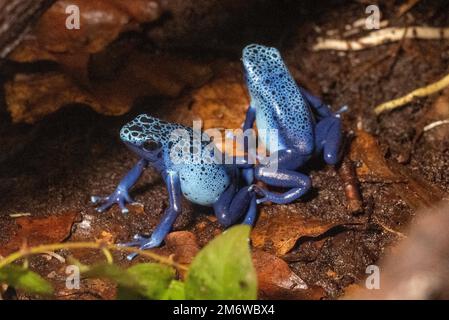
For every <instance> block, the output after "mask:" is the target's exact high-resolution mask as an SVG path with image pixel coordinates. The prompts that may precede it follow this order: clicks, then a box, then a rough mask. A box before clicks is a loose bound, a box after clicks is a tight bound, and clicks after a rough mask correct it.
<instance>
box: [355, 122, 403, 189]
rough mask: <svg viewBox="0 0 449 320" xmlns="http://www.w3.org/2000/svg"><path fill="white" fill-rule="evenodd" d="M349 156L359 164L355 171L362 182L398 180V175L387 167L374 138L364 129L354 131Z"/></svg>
mask: <svg viewBox="0 0 449 320" xmlns="http://www.w3.org/2000/svg"><path fill="white" fill-rule="evenodd" d="M350 158H351V160H352V161H354V162H356V163H358V164H359V166H358V167H357V168H356V172H357V176H358V178H359V179H360V181H362V182H365V181H378V182H385V181H387V182H391V181H399V180H400V177H398V176H397V175H396V174H395V173H394V172H393V171H391V169H390V168H389V166H388V164H387V162H386V160H385V157H384V153H383V152H382V150H381V149H380V146H379V144H378V143H377V140H376V138H374V137H373V136H372V135H370V134H369V133H367V132H366V131H363V130H358V131H357V132H356V136H355V139H354V140H353V141H352V143H351V147H350Z"/></svg>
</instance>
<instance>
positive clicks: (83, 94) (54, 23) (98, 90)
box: [6, 0, 212, 123]
mask: <svg viewBox="0 0 449 320" xmlns="http://www.w3.org/2000/svg"><path fill="white" fill-rule="evenodd" d="M68 5H77V6H78V7H79V8H80V12H81V28H80V29H79V30H77V29H73V30H69V29H67V28H66V26H65V23H66V19H67V16H68V14H67V13H66V12H65V10H66V7H67V6H68ZM161 13H162V7H161V5H160V3H159V1H158V0H136V1H119V0H97V1H90V0H76V1H66V0H59V1H58V2H56V3H55V4H54V5H53V6H52V7H51V8H50V9H49V10H48V11H47V12H46V13H45V14H44V15H43V16H42V18H41V19H40V20H39V22H38V23H37V25H36V27H35V28H34V29H33V32H32V34H31V35H30V36H29V37H28V38H27V39H26V40H25V41H23V42H22V43H21V45H20V46H18V47H17V48H16V49H15V50H14V52H12V54H11V55H10V57H9V58H10V59H12V60H14V61H17V62H27V63H29V62H36V61H42V60H50V61H54V62H56V63H57V64H59V66H60V71H57V72H55V71H51V72H47V73H40V74H33V75H19V76H16V78H14V79H13V80H11V81H9V82H8V83H7V84H6V100H7V103H8V109H9V111H10V113H11V115H12V118H13V120H14V121H15V122H27V123H33V122H36V121H37V120H39V119H41V118H42V117H43V116H45V115H47V114H50V113H52V112H55V111H56V110H58V109H59V108H61V107H63V106H64V105H66V104H72V103H84V104H88V105H90V106H91V107H92V108H93V109H94V110H95V111H97V112H99V113H102V114H106V115H121V114H124V113H126V112H128V111H129V109H130V108H131V106H132V104H133V102H134V101H135V100H136V99H137V98H140V97H143V96H155V95H157V96H168V97H175V96H178V95H179V94H180V92H181V91H182V90H183V89H184V88H186V87H196V86H198V85H201V84H204V83H205V82H206V81H207V80H208V79H210V77H211V76H212V71H211V69H210V68H209V67H208V65H206V64H204V63H199V62H196V61H194V60H193V59H189V58H185V57H183V58H180V57H178V56H176V55H168V54H157V53H148V52H147V53H143V52H139V51H138V49H137V46H136V41H137V40H135V39H127V38H126V39H120V40H119V41H116V42H117V43H119V45H113V44H115V43H116V42H113V41H115V40H116V39H117V37H118V36H119V35H120V34H121V33H123V32H127V31H131V30H139V28H140V24H142V23H148V22H152V21H154V20H156V19H157V18H159V16H160V15H161ZM42 72H45V71H44V70H43V71H42Z"/></svg>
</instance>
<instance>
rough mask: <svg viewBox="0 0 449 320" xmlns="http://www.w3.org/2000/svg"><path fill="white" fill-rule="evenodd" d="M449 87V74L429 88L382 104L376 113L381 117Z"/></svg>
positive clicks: (426, 87)
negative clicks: (384, 113) (385, 113)
mask: <svg viewBox="0 0 449 320" xmlns="http://www.w3.org/2000/svg"><path fill="white" fill-rule="evenodd" d="M447 86H449V74H448V75H446V76H445V77H444V78H442V79H440V80H438V81H437V82H434V83H431V84H429V85H428V86H425V87H422V88H418V89H416V90H413V91H412V92H410V93H409V94H407V95H405V96H403V97H401V98H398V99H394V100H391V101H388V102H385V103H382V104H380V105H378V106H377V107H376V108H374V113H375V114H377V115H379V114H381V113H382V112H385V111H390V110H393V109H396V108H399V107H401V106H403V105H405V104H407V103H409V102H411V101H413V100H414V99H415V98H416V97H426V96H429V95H431V94H434V93H436V92H438V91H441V90H443V89H444V88H445V87H447Z"/></svg>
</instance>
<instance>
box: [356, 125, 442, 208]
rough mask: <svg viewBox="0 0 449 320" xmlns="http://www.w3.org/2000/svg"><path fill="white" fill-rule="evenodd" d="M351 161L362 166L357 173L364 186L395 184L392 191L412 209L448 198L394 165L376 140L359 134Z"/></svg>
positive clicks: (400, 166)
mask: <svg viewBox="0 0 449 320" xmlns="http://www.w3.org/2000/svg"><path fill="white" fill-rule="evenodd" d="M350 150H351V152H350V158H351V160H353V161H355V162H356V163H361V166H360V167H358V168H357V169H356V172H357V176H358V178H359V179H360V180H361V181H363V182H384V183H391V189H392V191H393V192H394V193H395V194H396V195H398V196H399V197H401V198H402V199H403V200H404V201H405V202H406V203H407V204H408V205H409V206H410V207H411V208H414V209H418V208H421V207H429V206H434V205H435V204H436V203H438V201H440V200H441V199H444V198H446V197H447V194H446V193H445V192H444V191H442V190H441V189H440V188H438V187H437V186H434V185H431V184H430V183H428V182H427V181H425V180H424V179H423V178H422V177H419V176H417V175H416V174H414V173H413V172H412V171H411V170H409V169H407V168H406V167H405V166H402V165H400V164H398V163H396V162H394V161H389V160H387V159H385V157H384V154H383V152H382V151H381V149H380V147H379V144H378V143H377V140H376V138H375V137H373V136H372V135H370V134H369V133H367V132H365V131H362V130H359V131H357V134H356V138H355V139H354V141H353V142H352V144H351V148H350Z"/></svg>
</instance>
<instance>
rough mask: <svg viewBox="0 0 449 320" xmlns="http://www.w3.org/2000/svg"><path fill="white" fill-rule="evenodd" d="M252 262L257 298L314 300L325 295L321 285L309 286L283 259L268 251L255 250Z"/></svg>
mask: <svg viewBox="0 0 449 320" xmlns="http://www.w3.org/2000/svg"><path fill="white" fill-rule="evenodd" d="M253 263H254V267H255V268H256V272H257V278H258V286H259V298H263V299H301V300H316V299H320V298H322V297H324V296H325V292H324V290H323V289H322V288H321V287H317V286H313V287H309V286H308V285H307V284H306V283H305V282H304V280H302V279H301V278H300V277H299V276H298V275H297V274H295V273H294V272H293V271H292V270H291V269H290V267H289V266H288V264H287V263H286V262H285V261H284V260H282V259H280V258H278V257H276V256H274V255H272V254H270V253H267V252H264V251H262V250H255V251H254V252H253Z"/></svg>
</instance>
